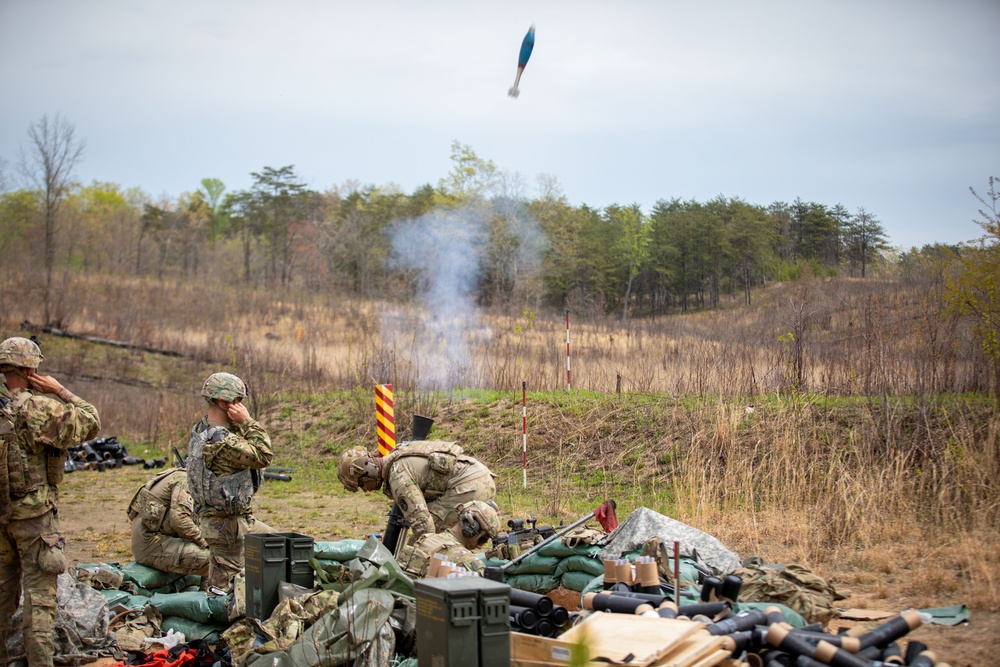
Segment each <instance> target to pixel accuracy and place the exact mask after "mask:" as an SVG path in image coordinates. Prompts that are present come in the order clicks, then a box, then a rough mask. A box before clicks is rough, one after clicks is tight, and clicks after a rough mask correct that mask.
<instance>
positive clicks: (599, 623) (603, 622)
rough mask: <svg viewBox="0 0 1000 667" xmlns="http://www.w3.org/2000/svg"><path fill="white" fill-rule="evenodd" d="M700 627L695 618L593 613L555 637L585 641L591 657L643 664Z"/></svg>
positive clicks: (637, 666)
mask: <svg viewBox="0 0 1000 667" xmlns="http://www.w3.org/2000/svg"><path fill="white" fill-rule="evenodd" d="M704 627H705V624H704V623H699V622H697V621H684V620H677V619H671V618H652V617H648V616H633V615H631V614H609V613H594V614H591V615H590V616H588V617H587V618H585V619H584V620H583V621H582V622H581V623H579V624H577V625H575V626H573V627H572V628H570V629H569V630H567V631H566V632H564V633H563V634H562V635H560V636H559V640H560V641H561V642H563V643H567V644H568V643H573V642H583V643H585V644H586V645H587V646H589V647H590V656H591V659H592V660H601V661H606V662H610V663H611V664H624V663H627V664H628V665H630V667H645V666H647V665H652V664H653V663H654V662H656V661H657V660H659V659H661V658H663V657H664V656H666V655H667V654H669V653H670V652H671V651H672V650H674V649H675V648H676V647H677V646H678V645H680V643H681V642H683V641H684V640H685V638H687V637H688V636H690V635H691V634H693V633H696V632H698V631H699V630H701V629H702V628H704ZM706 634H707V633H706ZM719 641H720V642H721V640H719Z"/></svg>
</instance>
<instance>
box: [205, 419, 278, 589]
mask: <svg viewBox="0 0 1000 667" xmlns="http://www.w3.org/2000/svg"><path fill="white" fill-rule="evenodd" d="M199 426H204V428H211V427H217V428H218V427H222V426H223V425H222V424H215V423H211V422H209V421H208V419H207V418H206V419H203V420H202V422H201V423H199V425H196V426H195V427H194V428H195V429H198V428H199ZM193 430H194V429H193ZM202 430H204V429H202ZM202 457H203V460H204V466H205V468H206V469H208V470H210V471H211V472H213V473H215V475H218V476H226V475H233V474H235V473H238V472H241V471H244V470H263V469H264V468H266V467H267V466H269V465H270V464H271V460H272V459H273V457H274V453H273V452H272V451H271V439H270V437H268V435H267V432H266V431H265V430H264V428H263V427H262V426H261V425H260V424H259V423H258V422H257V421H256V420H255V419H248V420H246V421H245V422H243V423H242V424H233V425H231V430H228V429H227V433H226V435H225V437H223V438H222V439H221V440H219V441H216V442H207V443H205V446H204V449H203V450H202ZM188 489H189V491H190V490H192V487H191V480H190V479H189V480H188ZM192 495H195V494H194V493H192ZM273 532H274V530H272V529H271V528H270V527H269V526H268V525H266V524H264V523H263V522H261V521H257V519H256V518H255V517H254V516H253V514H252V513H251V512H250V511H249V510H247V512H246V513H245V514H238V515H237V514H226V513H223V512H221V511H219V510H218V509H215V508H211V507H210V508H207V509H203V510H202V511H201V536H202V538H203V539H204V540H205V543H206V544H207V545H208V550H209V554H210V555H209V563H208V575H207V577H206V578H205V580H204V581H203V586H206V587H207V586H215V587H217V588H221V589H223V590H228V589H229V585H230V581H231V580H232V578H233V577H234V576H235V575H236V574H237V573H239V572H241V571H242V570H243V566H244V558H243V538H244V536H245V535H247V534H250V533H273Z"/></svg>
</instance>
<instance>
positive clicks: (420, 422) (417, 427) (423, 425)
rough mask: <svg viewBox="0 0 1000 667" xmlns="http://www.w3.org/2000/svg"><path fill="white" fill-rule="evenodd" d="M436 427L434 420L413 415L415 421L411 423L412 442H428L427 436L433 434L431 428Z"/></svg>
mask: <svg viewBox="0 0 1000 667" xmlns="http://www.w3.org/2000/svg"><path fill="white" fill-rule="evenodd" d="M433 426H434V420H433V419H431V418H430V417H425V416H423V415H413V421H412V422H410V440H411V441H419V440H426V439H427V436H428V435H430V433H431V428H432V427H433Z"/></svg>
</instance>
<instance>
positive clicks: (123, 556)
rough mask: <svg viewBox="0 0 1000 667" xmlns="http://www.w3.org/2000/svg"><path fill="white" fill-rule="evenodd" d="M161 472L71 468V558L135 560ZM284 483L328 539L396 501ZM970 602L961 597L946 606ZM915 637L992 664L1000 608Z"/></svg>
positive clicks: (855, 594) (968, 663)
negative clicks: (140, 497)
mask: <svg viewBox="0 0 1000 667" xmlns="http://www.w3.org/2000/svg"><path fill="white" fill-rule="evenodd" d="M153 473H154V471H150V470H143V469H142V467H141V466H137V467H126V468H122V469H116V470H108V471H106V472H103V473H100V472H91V471H80V472H75V473H72V474H70V475H67V477H66V480H65V482H64V483H63V484H62V485H61V487H60V496H61V507H60V517H61V521H62V529H63V533H64V535H65V537H66V541H67V558H68V561H69V562H70V564H76V563H94V562H121V563H127V562H129V561H131V560H132V558H131V551H130V549H129V523H128V519H127V517H126V516H125V510H126V507H127V506H128V503H129V501H130V500H131V498H132V496H133V494H134V493H135V490H136V489H137V488H138V487H139V485H140V484H142V482H144V481H145V480H146V479H148V478H149V477H151V476H152V475H153ZM277 484H281V483H280V482H273V483H271V484H270V485H266V486H265V487H264V488H263V489H262V490H261V492H260V493H259V494H258V500H259V503H260V510H259V511H257V512H256V514H257V516H258V517H259V518H260V519H261V520H263V521H264V522H266V523H267V524H268V525H270V526H272V527H274V528H280V529H281V530H294V531H298V532H303V533H305V534H308V535H312V536H313V537H314V538H315V539H316V540H317V541H320V540H338V539H344V538H360V537H363V536H364V535H365V534H366V533H368V532H375V531H379V530H381V529H382V528H383V527H384V523H381V524H380V523H379V522H380V521H381V522H384V518H382V517H384V516H385V515H386V513H387V512H388V505H387V500H386V499H385V497H384V496H382V495H381V494H368V495H364V494H356V495H351V496H343V495H336V494H330V495H323V494H321V493H314V492H302V493H295V494H287V493H282V491H283V490H282V489H281V488H280V487H278V488H277V489H275V488H274V485H277ZM552 596H553V597H554V598H555V601H556V602H557V603H558V604H562V605H563V606H565V607H567V608H568V609H571V610H572V609H575V608H577V606H578V604H579V601H580V598H579V594H578V593H575V592H573V591H566V590H564V589H559V590H557V591H555V592H553V594H552ZM962 602H963V601H962V600H953V601H949V602H946V603H941V606H944V604H948V605H951V604H961V603H962ZM841 604H842V605H843V606H844V607H845V608H853V609H870V610H881V611H887V612H893V613H896V612H901V611H904V610H906V609H909V608H911V607H912V606H914V604H908V603H906V602H903V601H898V604H896V605H894V604H893V601H892V600H891V598H890V599H886V598H877V597H876V596H875V595H874V593H873V592H868V591H863V590H852V591H851V595H850V597H849V598H848V599H846V600H844V601H842V603H841ZM915 604H917V605H919V604H920V603H915ZM926 606H930V605H926ZM878 624H879V622H865V623H851V622H847V621H839V620H838V621H835V622H834V623H833V624H831V627H832V628H838V627H850V626H852V625H863V626H864V627H866V628H869V627H875V626H877V625H878ZM910 639H913V640H918V641H921V642H923V643H924V644H926V645H927V646H928V648H929V649H930V650H932V651H934V653H935V654H937V657H938V659H939V661H943V662H947V663H948V664H950V665H952V666H953V667H981V666H984V665H991V664H994V663H995V662H996V658H995V652H996V649H995V647H996V645H997V642H998V641H1000V612H998V611H988V610H973V611H972V618H971V622H970V623H967V624H965V625H960V626H954V627H945V626H924V627H921V628H918V629H917V630H915V631H913V632H911V633H910V634H909V635H907V637H906V638H905V639H904V640H903V641H902V642H901V644H905V642H906V641H907V640H910ZM904 650H905V645H904ZM939 664H940V663H939Z"/></svg>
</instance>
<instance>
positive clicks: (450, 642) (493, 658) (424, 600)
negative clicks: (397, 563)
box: [414, 577, 510, 667]
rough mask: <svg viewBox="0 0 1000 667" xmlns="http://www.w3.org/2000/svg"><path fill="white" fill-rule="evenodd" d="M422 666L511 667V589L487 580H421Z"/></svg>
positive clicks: (419, 640) (419, 636)
mask: <svg viewBox="0 0 1000 667" xmlns="http://www.w3.org/2000/svg"><path fill="white" fill-rule="evenodd" d="M414 588H415V593H416V599H417V664H418V666H419V667H470V666H473V665H479V666H480V667H496V666H499V665H503V666H504V667H508V665H510V619H509V611H508V610H509V606H510V587H509V586H507V585H506V584H501V583H498V582H495V581H490V580H489V579H483V578H482V577H461V578H457V579H419V580H417V581H416V582H414Z"/></svg>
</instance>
